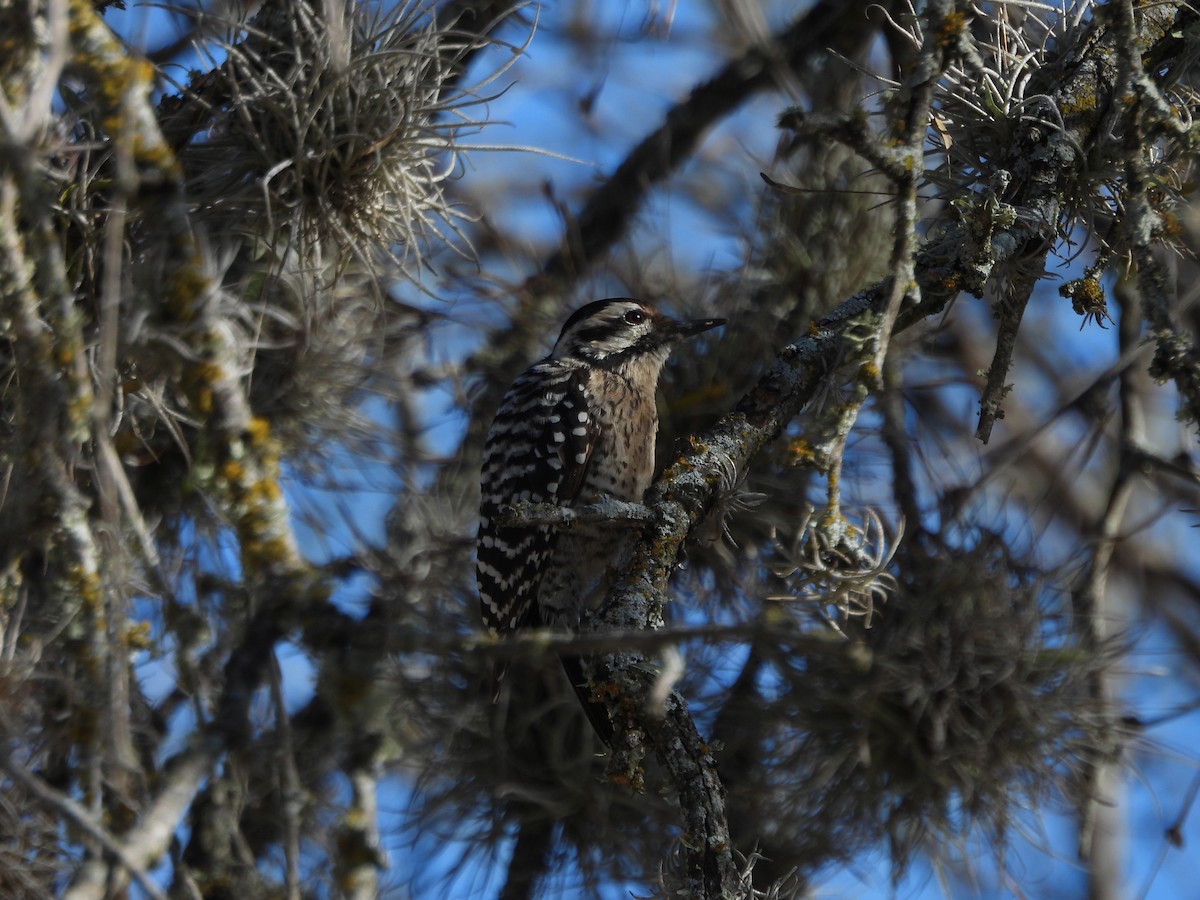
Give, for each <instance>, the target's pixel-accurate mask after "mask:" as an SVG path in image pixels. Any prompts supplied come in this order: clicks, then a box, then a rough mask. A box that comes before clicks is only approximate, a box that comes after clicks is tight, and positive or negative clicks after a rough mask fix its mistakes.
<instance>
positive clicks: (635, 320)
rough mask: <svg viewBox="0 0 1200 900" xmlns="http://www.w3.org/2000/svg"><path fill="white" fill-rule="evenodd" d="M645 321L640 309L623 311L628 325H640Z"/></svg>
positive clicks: (644, 315)
mask: <svg viewBox="0 0 1200 900" xmlns="http://www.w3.org/2000/svg"><path fill="white" fill-rule="evenodd" d="M645 321H646V314H645V313H644V312H642V311H641V310H640V309H631V310H630V311H629V312H627V313H625V322H626V324H628V325H641V324H642V323H643V322H645Z"/></svg>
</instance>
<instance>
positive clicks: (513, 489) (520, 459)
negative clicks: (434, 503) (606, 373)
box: [476, 362, 595, 634]
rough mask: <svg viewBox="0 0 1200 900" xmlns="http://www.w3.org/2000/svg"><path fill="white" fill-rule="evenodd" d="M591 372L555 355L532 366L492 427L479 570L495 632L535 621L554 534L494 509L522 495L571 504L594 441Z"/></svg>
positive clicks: (512, 390)
mask: <svg viewBox="0 0 1200 900" xmlns="http://www.w3.org/2000/svg"><path fill="white" fill-rule="evenodd" d="M585 379H586V375H585V374H584V373H582V372H578V371H570V370H563V371H560V370H558V369H556V367H555V364H554V363H552V362H543V363H539V364H538V365H536V366H533V367H532V368H530V369H529V370H527V371H526V372H525V373H524V374H523V375H522V376H521V377H519V378H518V379H517V380H516V381H515V382H513V385H512V387H511V388H509V391H508V393H507V394H506V395H505V398H504V402H503V403H502V404H501V405H500V409H499V411H498V412H497V413H496V418H495V421H494V422H493V423H492V428H491V431H489V433H488V439H487V443H486V445H485V446H484V451H483V471H482V478H481V481H482V488H483V496H482V498H481V502H480V521H479V538H478V541H477V551H478V553H477V559H478V561H477V564H476V578H477V580H478V583H479V598H480V606H481V609H482V612H483V623H484V625H485V626H486V627H487V628H488V630H489V631H491V632H492V633H493V634H503V633H506V632H509V631H513V630H515V629H517V628H520V627H522V626H523V625H526V624H528V623H529V622H530V618H531V615H532V614H533V612H534V604H535V601H536V600H537V593H538V585H539V583H540V580H541V572H542V570H543V567H544V565H545V563H546V560H547V558H548V557H549V555H550V553H551V552H552V551H553V549H554V540H555V531H554V529H552V528H549V527H547V526H530V527H524V528H513V527H508V528H503V527H500V526H498V525H496V524H495V521H494V520H495V517H496V514H497V513H498V512H499V510H500V508H501V507H502V506H503V505H505V504H509V503H515V502H519V501H527V502H529V503H556V504H564V505H565V504H567V503H570V502H571V500H573V499H574V498H575V496H576V495H577V494H578V493H579V490H580V488H581V487H582V485H583V483H584V476H585V474H586V472H587V466H588V463H589V461H590V460H591V456H592V450H593V448H594V446H595V422H594V420H593V419H592V417H591V416H589V415H588V412H587V395H586V392H585V390H586V380H585Z"/></svg>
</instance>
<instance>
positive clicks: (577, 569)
mask: <svg viewBox="0 0 1200 900" xmlns="http://www.w3.org/2000/svg"><path fill="white" fill-rule="evenodd" d="M723 324H725V320H724V319H696V320H691V321H679V320H676V319H672V318H670V317H669V316H666V315H664V314H663V313H661V312H659V311H658V310H657V309H655V308H654V307H653V306H650V305H649V304H646V303H643V302H641V301H638V300H630V299H625V298H619V299H611V300H597V301H595V302H594V303H589V304H587V305H586V306H584V307H582V308H581V309H579V310H577V311H576V312H575V313H574V314H573V315H571V317H570V318H568V319H567V321H566V323H565V324H564V325H563V328H562V332H561V333H560V334H559V336H558V340H557V341H556V342H555V344H554V349H553V350H552V351H551V352H550V355H549V356H547V357H546V358H545V359H543V360H541V361H540V362H537V363H535V364H534V365H532V366H530V368H528V369H526V370H525V372H524V373H523V374H522V375H520V376H519V377H518V378H517V380H516V381H514V382H513V384H512V387H510V388H509V390H508V393H507V394H506V395H505V397H504V400H503V402H502V403H501V405H500V409H499V411H498V412H497V413H496V418H495V420H494V421H493V422H492V427H491V430H490V431H489V432H488V437H487V442H486V444H485V446H484V451H483V470H482V478H481V481H482V489H483V491H482V498H481V502H480V517H479V537H478V540H477V544H476V549H477V559H478V562H477V565H476V578H477V580H478V584H479V599H480V606H481V609H482V612H483V623H484V625H485V627H486V628H487V629H488V630H489V631H490V632H491V633H492V634H495V635H504V634H508V633H511V632H513V631H516V630H518V629H521V628H533V627H538V626H549V627H553V628H556V629H563V630H568V631H575V630H578V628H579V625H580V621H581V619H582V617H583V614H584V613H585V612H586V611H587V610H589V609H592V608H594V607H595V606H596V605H598V604H599V603H600V601H601V600H603V598H604V588H605V584H606V580H605V575H606V573H607V572H608V571H609V570H610V569H612V568H616V567H619V566H620V565H621V564H622V563H623V562H624V561H625V560H624V557H625V555H626V554H627V553H628V551H629V550H630V549H631V546H632V540H631V537H630V535H629V531H628V529H625V528H621V527H620V526H619V525H617V526H611V525H610V526H605V525H590V526H579V527H576V528H572V529H570V530H569V531H562V532H559V531H556V530H554V529H552V528H550V527H548V526H533V527H508V528H505V527H500V526H498V525H496V524H495V518H496V515H497V513H498V512H499V511H500V509H501V507H503V506H504V505H506V504H512V503H515V502H519V501H528V502H531V503H553V504H556V505H560V506H568V505H570V504H572V503H574V502H576V501H578V502H580V503H587V502H589V501H591V500H592V499H594V498H595V497H596V496H597V495H600V494H604V495H608V496H610V497H614V498H616V499H618V500H628V501H634V502H639V501H641V500H642V497H643V495H644V494H645V492H646V489H647V488H648V487H649V486H650V481H651V478H652V477H653V474H654V445H655V440H656V437H657V433H658V410H657V407H656V404H655V399H654V395H655V390H656V388H657V385H658V377H659V374H660V373H661V372H662V367H663V364H664V363H665V362H666V360H667V357H668V356H669V355H670V353H671V350H672V349H673V348H674V347H675V345H676V344H678V343H679V342H680V341H682V340H684V339H685V338H689V337H692V336H693V335H697V334H700V333H701V332H704V331H708V330H709V329H711V328H716V327H717V326H719V325H723ZM578 662H579V661H578V659H577V658H574V659H570V658H566V657H564V664H565V665H566V667H567V670H568V676H570V677H571V680H572V683H573V684H574V686H575V689H576V691H577V692H579V693H580V696H581V697H583V698H584V699H585V706H584V708H585V710H587V712H588V715H589V718H592V721H593V724H595V723H596V715H597V711H596V710H594V709H591V708H589V706H588V704H587V702H586V695H585V693H584V691H585V688H586V685H583V684H581V683H580V679H581V674H580V670H579V665H578ZM499 674H502V672H501V673H499ZM605 721H607V720H605ZM598 730H599V729H598ZM601 734H602V736H603V731H601Z"/></svg>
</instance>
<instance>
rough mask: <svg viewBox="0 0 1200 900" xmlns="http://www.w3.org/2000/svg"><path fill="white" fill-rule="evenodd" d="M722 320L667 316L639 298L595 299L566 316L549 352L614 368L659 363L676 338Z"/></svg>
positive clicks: (700, 330) (554, 356)
mask: <svg viewBox="0 0 1200 900" xmlns="http://www.w3.org/2000/svg"><path fill="white" fill-rule="evenodd" d="M724 324H725V320H724V319H691V320H680V319H672V318H671V317H670V316H668V315H666V314H664V313H661V312H659V311H658V310H657V309H655V308H654V307H653V306H651V305H649V304H648V303H643V302H642V301H640V300H630V299H627V298H618V299H612V300H597V301H595V302H594V303H589V304H587V305H586V306H584V307H581V308H580V309H577V310H576V311H575V312H574V313H573V314H572V316H571V318H569V319H567V321H566V324H564V325H563V328H562V333H561V334H559V336H558V341H557V342H555V344H554V351H553V352H552V353H551V354H550V355H551V357H552V358H553V359H558V360H574V361H578V362H583V363H586V364H588V365H594V366H596V365H598V366H605V367H609V368H614V369H615V368H623V367H625V366H627V365H629V364H630V363H633V362H636V361H639V360H649V359H654V360H656V361H657V362H658V364H659V365H661V364H662V362H663V361H665V360H666V358H667V356H668V354H669V353H670V352H671V348H672V347H673V346H674V345H675V344H676V343H678V342H679V341H681V340H684V339H685V338H689V337H692V336H693V335H697V334H700V333H701V332H702V331H708V330H709V329H710V328H716V327H717V326H718V325H724Z"/></svg>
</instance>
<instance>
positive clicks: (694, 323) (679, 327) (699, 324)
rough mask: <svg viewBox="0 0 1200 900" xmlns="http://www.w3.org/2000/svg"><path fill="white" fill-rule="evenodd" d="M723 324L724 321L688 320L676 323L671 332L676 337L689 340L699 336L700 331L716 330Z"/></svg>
mask: <svg viewBox="0 0 1200 900" xmlns="http://www.w3.org/2000/svg"><path fill="white" fill-rule="evenodd" d="M725 322H726V320H725V319H690V320H688V321H685V322H676V323H675V327H674V329H673V330H674V332H675V334H676V336H677V337H680V338H689V337H692V336H693V335H697V334H700V333H701V332H702V331H708V330H710V329H712V328H718V327H720V326H721V325H724V324H725Z"/></svg>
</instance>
